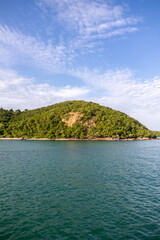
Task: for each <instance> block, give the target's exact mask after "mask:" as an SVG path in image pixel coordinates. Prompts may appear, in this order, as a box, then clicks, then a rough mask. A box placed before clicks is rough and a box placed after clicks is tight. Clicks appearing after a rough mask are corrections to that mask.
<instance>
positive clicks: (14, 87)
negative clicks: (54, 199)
mask: <svg viewBox="0 0 160 240" xmlns="http://www.w3.org/2000/svg"><path fill="white" fill-rule="evenodd" d="M159 12H160V1H159V0H153V1H151V0H134V1H132V0H78V1H77V0H61V1H60V0H27V1H22V0H12V1H11V0H1V1H0V103H1V107H3V108H6V109H10V108H13V109H22V110H23V109H26V108H27V109H33V108H37V107H41V106H47V105H51V104H54V103H57V102H61V101H66V100H74V99H83V100H86V101H93V102H97V103H100V104H102V105H105V106H108V107H111V108H113V109H116V110H120V111H122V112H125V113H127V114H129V115H130V116H132V117H134V118H136V119H138V120H139V121H140V122H142V123H143V124H144V125H146V126H147V127H148V128H150V129H152V130H160V67H159V63H160V24H159V23H160V14H159Z"/></svg>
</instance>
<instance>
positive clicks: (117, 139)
mask: <svg viewBox="0 0 160 240" xmlns="http://www.w3.org/2000/svg"><path fill="white" fill-rule="evenodd" d="M0 140H4V141H5V140H12V141H15V140H18V141H146V140H160V139H159V138H146V137H144V138H111V137H106V138H85V139H78V138H10V137H0Z"/></svg>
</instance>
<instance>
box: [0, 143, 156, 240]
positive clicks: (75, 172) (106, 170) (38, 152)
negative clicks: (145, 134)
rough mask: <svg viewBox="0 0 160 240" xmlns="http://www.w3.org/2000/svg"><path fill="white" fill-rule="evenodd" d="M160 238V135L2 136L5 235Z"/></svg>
mask: <svg viewBox="0 0 160 240" xmlns="http://www.w3.org/2000/svg"><path fill="white" fill-rule="evenodd" d="M41 239H42V240H52V239H53V240H56V239H58V240H63V239H66V240H105V239H106V240H111V239H113V240H119V239H122V240H126V239H131V240H134V239H135V240H139V239H148V240H152V239H155V240H158V239H160V141H159V140H149V141H15V140H14V141H7V140H3V141H0V240H41Z"/></svg>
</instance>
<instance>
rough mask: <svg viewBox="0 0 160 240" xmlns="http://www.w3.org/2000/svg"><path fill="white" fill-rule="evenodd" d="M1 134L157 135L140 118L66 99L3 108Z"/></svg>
mask: <svg viewBox="0 0 160 240" xmlns="http://www.w3.org/2000/svg"><path fill="white" fill-rule="evenodd" d="M0 137H23V138H52V139H57V138H78V139H85V138H87V139H88V138H89V139H93V138H107V137H111V138H120V139H124V138H139V137H140V138H143V137H145V138H154V137H156V136H155V134H154V132H152V131H150V130H148V129H147V128H146V127H145V126H143V125H142V124H141V123H139V122H138V121H137V120H135V119H133V118H131V117H129V116H128V115H126V114H124V113H122V112H119V111H115V110H113V109H111V108H108V107H104V106H100V105H99V104H97V103H92V102H85V101H67V102H63V103H58V104H54V105H51V106H48V107H43V108H39V109H35V110H25V111H23V112H21V111H20V110H16V111H13V110H4V109H3V108H1V109H0Z"/></svg>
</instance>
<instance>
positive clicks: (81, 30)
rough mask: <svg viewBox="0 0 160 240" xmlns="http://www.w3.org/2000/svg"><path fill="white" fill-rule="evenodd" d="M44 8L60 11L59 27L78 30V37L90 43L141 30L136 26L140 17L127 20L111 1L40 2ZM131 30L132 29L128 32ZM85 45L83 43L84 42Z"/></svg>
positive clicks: (58, 14) (122, 7)
mask: <svg viewBox="0 0 160 240" xmlns="http://www.w3.org/2000/svg"><path fill="white" fill-rule="evenodd" d="M37 2H38V4H39V6H40V7H41V8H42V9H45V10H46V9H47V8H48V7H49V8H50V9H52V10H53V12H54V14H55V13H56V11H57V18H58V21H59V23H60V24H62V25H63V26H64V25H65V26H66V27H67V28H68V30H70V31H73V30H74V31H76V33H77V36H78V38H79V39H80V38H81V40H82V39H83V40H84V39H85V40H89V39H94V38H107V37H111V36H113V34H112V33H113V32H114V35H119V34H120V35H121V34H124V33H126V32H132V31H135V29H137V30H138V28H137V27H136V28H135V27H132V26H134V25H136V24H137V23H138V22H139V21H141V19H140V18H139V17H128V16H126V15H127V12H126V9H125V7H124V6H122V5H113V4H111V2H110V3H109V1H96V0H94V1H88V0H79V1H77V0H61V1H59V0H39V1H37ZM129 29H130V30H129ZM83 43H84V42H83Z"/></svg>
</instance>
